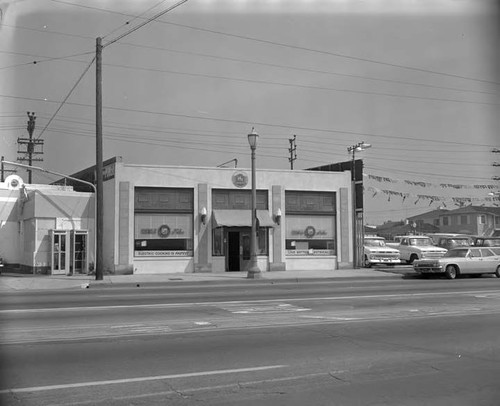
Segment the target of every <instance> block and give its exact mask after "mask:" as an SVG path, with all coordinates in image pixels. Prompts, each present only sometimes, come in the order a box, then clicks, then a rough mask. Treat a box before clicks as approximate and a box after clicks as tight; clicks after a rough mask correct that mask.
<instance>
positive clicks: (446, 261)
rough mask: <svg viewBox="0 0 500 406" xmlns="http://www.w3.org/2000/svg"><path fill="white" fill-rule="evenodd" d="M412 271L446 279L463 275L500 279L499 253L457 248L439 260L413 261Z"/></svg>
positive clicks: (479, 249)
mask: <svg viewBox="0 0 500 406" xmlns="http://www.w3.org/2000/svg"><path fill="white" fill-rule="evenodd" d="M499 251H500V250H499ZM413 269H414V270H415V272H418V273H420V274H422V275H429V274H444V275H445V276H446V277H447V278H448V279H455V278H457V277H459V276H460V275H465V274H475V275H482V274H495V275H496V276H497V277H498V278H500V252H495V251H494V250H492V249H490V248H485V247H482V248H479V247H458V248H453V249H451V250H449V251H448V252H447V253H446V254H445V255H444V256H443V257H441V258H434V259H420V260H418V261H415V262H414V263H413Z"/></svg>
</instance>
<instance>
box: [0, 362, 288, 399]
mask: <svg viewBox="0 0 500 406" xmlns="http://www.w3.org/2000/svg"><path fill="white" fill-rule="evenodd" d="M287 367H288V365H267V366H262V367H250V368H237V369H220V370H215V371H203V372H190V373H185V374H173V375H158V376H144V377H140V378H125V379H113V380H108V381H93V382H79V383H68V384H62V385H47V386H33V387H29V388H10V389H3V390H0V394H2V395H3V394H8V393H26V392H42V391H49V390H59V389H73V388H83V387H88V386H105V385H116V384H123V383H136V382H146V381H159V380H163V379H177V378H193V377H198V376H211V375H223V374H235V373H240V372H257V371H266V370H269V369H278V368H287Z"/></svg>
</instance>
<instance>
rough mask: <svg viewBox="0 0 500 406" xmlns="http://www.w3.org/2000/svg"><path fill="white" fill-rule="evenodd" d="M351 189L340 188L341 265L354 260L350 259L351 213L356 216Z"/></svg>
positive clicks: (338, 247)
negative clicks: (350, 195)
mask: <svg viewBox="0 0 500 406" xmlns="http://www.w3.org/2000/svg"><path fill="white" fill-rule="evenodd" d="M349 194H350V193H349V189H347V188H340V190H339V203H340V204H339V206H338V209H337V211H338V218H339V222H340V224H339V226H340V229H339V231H340V232H339V235H338V237H337V239H338V241H337V244H338V245H337V252H338V255H337V261H338V264H339V267H346V266H348V265H349V262H350V261H351V262H352V259H350V255H349V254H350V253H351V252H352V251H351V250H350V247H351V246H352V237H351V235H352V234H351V232H352V230H351V224H352V221H351V216H350V215H349V213H352V214H351V215H352V216H354V212H353V211H352V210H351V207H352V204H349Z"/></svg>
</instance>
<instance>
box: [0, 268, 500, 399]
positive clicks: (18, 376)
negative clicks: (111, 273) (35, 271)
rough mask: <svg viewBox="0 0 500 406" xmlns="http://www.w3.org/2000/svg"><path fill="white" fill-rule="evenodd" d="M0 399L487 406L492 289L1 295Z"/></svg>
mask: <svg viewBox="0 0 500 406" xmlns="http://www.w3.org/2000/svg"><path fill="white" fill-rule="evenodd" d="M0 307H1V310H0V327H1V334H0V357H1V358H0V361H1V363H0V365H1V368H2V376H1V381H0V404H2V405H19V404H21V405H27V406H29V405H40V406H44V405H166V404H168V405H193V404H203V405H285V404H286V405H304V404H310V405H423V404H426V405H488V406H489V405H492V406H493V405H495V406H496V405H498V404H500V388H498V383H497V381H498V376H499V374H500V334H499V332H500V330H499V320H500V319H499V314H500V281H499V280H498V279H496V278H489V277H483V278H464V279H459V280H455V281H448V280H441V279H435V280H434V279H432V280H421V279H414V278H409V279H392V278H391V279H385V280H372V279H371V280H361V279H359V280H358V279H356V280H352V279H350V280H335V281H319V282H308V283H289V282H286V283H285V282H281V283H261V284H252V285H251V286H249V285H248V284H245V283H241V284H239V283H230V284H211V285H199V286H195V285H189V286H186V285H184V286H175V287H167V286H164V287H140V288H117V287H113V288H109V289H108V288H102V289H95V290H82V291H74V292H64V291H63V292H54V291H52V292H31V293H29V294H25V293H12V294H10V293H9V294H6V295H2V297H1V298H0Z"/></svg>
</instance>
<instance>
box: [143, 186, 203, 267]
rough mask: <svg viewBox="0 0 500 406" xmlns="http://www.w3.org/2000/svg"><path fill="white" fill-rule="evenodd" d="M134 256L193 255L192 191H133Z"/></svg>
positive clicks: (170, 189) (148, 189)
mask: <svg viewBox="0 0 500 406" xmlns="http://www.w3.org/2000/svg"><path fill="white" fill-rule="evenodd" d="M134 204H135V207H134V211H135V217H134V222H135V227H134V230H135V231H134V254H135V256H141V257H159V256H173V257H182V256H193V190H192V189H173V188H135V197H134Z"/></svg>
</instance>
